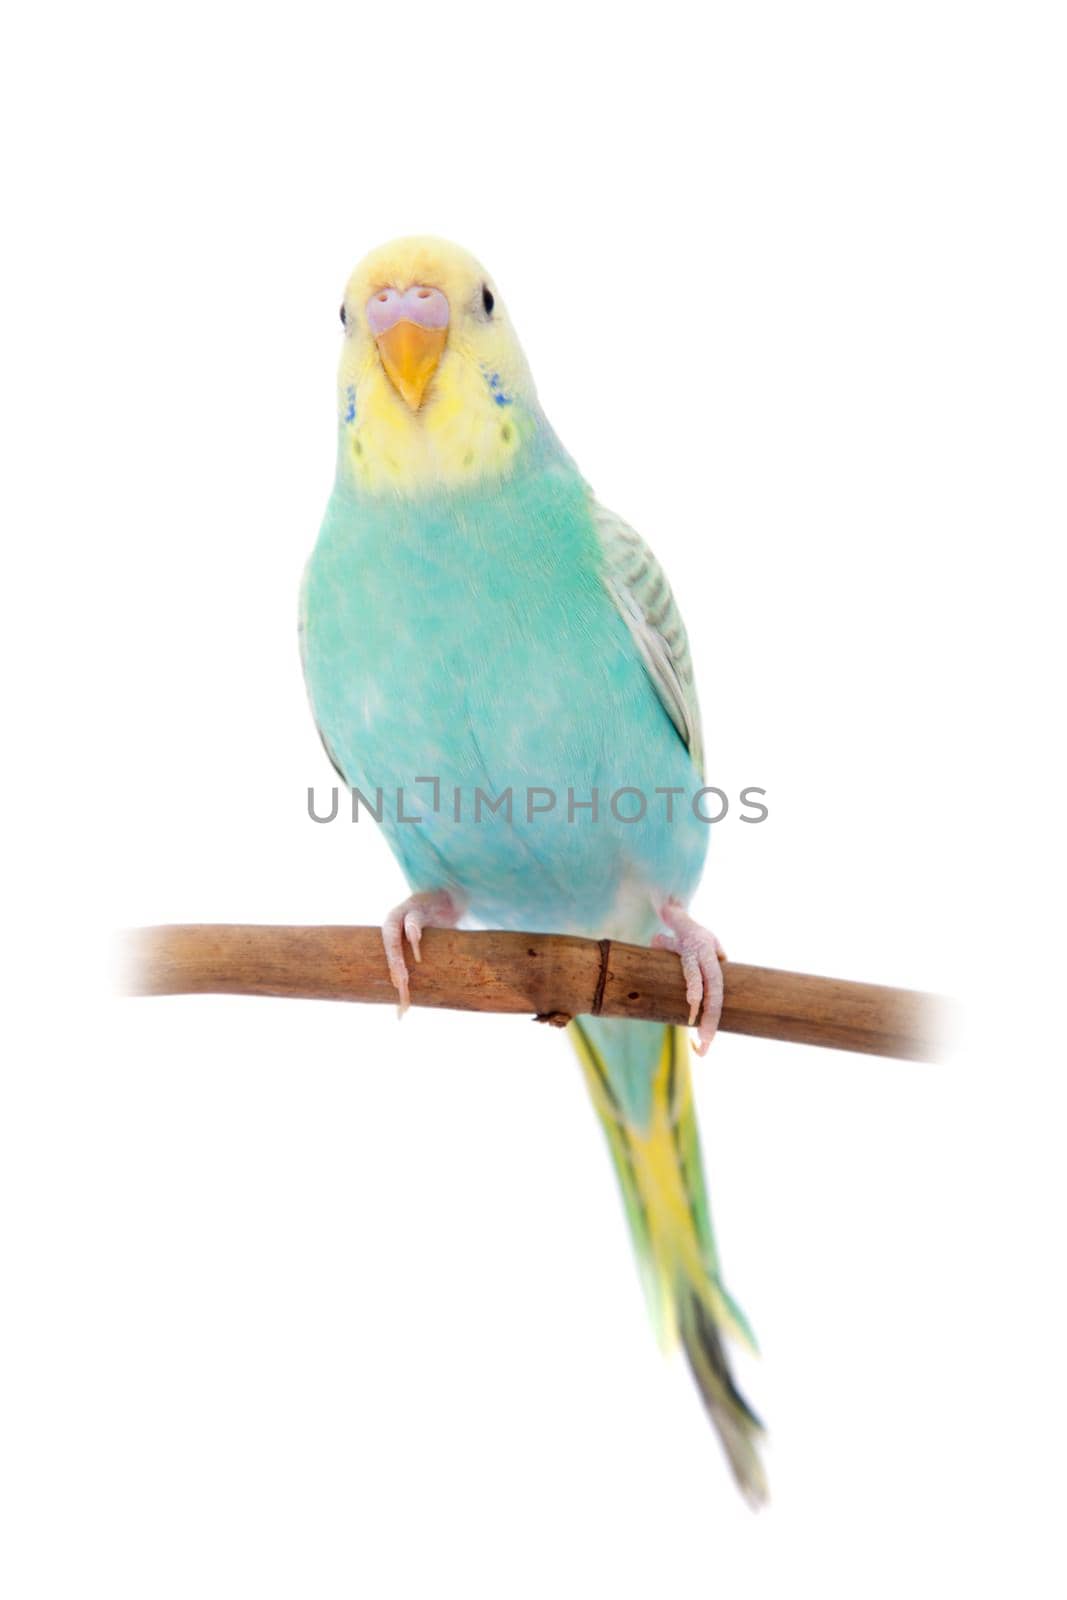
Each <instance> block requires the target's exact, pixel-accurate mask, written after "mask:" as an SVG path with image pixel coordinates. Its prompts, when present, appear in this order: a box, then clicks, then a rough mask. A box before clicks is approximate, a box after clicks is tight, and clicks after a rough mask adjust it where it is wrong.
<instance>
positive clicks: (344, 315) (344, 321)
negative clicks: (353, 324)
mask: <svg viewBox="0 0 1067 1600" xmlns="http://www.w3.org/2000/svg"><path fill="white" fill-rule="evenodd" d="M347 325H348V312H347V311H346V310H345V308H344V306H342V307H341V326H342V328H344V327H347Z"/></svg>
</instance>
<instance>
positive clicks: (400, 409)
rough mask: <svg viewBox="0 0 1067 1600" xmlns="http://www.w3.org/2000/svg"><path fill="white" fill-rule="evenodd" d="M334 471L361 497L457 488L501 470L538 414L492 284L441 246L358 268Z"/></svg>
mask: <svg viewBox="0 0 1067 1600" xmlns="http://www.w3.org/2000/svg"><path fill="white" fill-rule="evenodd" d="M341 321H342V323H343V324H344V345H343V348H342V352H341V367H340V372H339V374H338V400H339V405H340V419H341V465H342V470H343V471H345V472H346V473H347V474H348V475H349V476H350V477H351V479H352V480H353V481H354V482H355V483H356V484H357V485H358V486H359V487H360V488H362V489H364V490H366V491H369V492H370V493H375V494H377V493H385V494H388V493H393V494H401V495H404V494H418V493H422V492H425V491H427V490H428V489H431V488H435V487H441V486H446V487H449V488H458V487H460V486H462V485H463V484H464V483H476V482H478V481H480V480H483V479H485V478H493V477H500V476H502V475H504V474H505V473H507V472H508V471H510V470H511V468H512V466H513V465H514V463H515V460H516V458H517V456H518V454H519V452H520V451H521V450H522V447H523V445H524V443H525V442H526V441H527V440H528V439H529V438H530V436H531V434H532V433H533V432H535V431H536V429H537V426H538V420H539V417H540V412H539V410H538V406H537V396H536V393H535V391H534V387H533V382H532V379H531V377H530V372H529V369H528V367H527V365H526V360H525V357H524V356H523V353H522V350H521V348H520V346H519V342H518V340H517V339H516V337H515V334H514V331H513V330H512V327H511V324H510V322H509V320H508V316H507V312H506V311H505V309H504V306H503V303H502V301H501V299H500V295H499V293H498V292H497V288H496V285H495V283H494V282H493V281H492V279H491V278H490V277H489V275H488V274H487V273H486V271H485V269H484V268H483V267H482V266H480V265H479V263H478V262H477V261H476V260H475V259H474V257H473V256H471V255H468V254H467V252H466V251H465V250H461V249H460V248H459V246H458V245H454V244H449V243H447V242H446V241H445V240H443V239H430V238H410V239H396V240H394V241H393V242H392V243H391V244H386V245H382V246H381V247H380V249H378V250H374V251H372V253H371V254H370V255H369V256H367V257H366V259H365V260H363V261H361V262H360V264H359V266H358V267H357V268H356V270H355V272H353V274H352V276H351V278H350V279H349V280H348V287H347V288H346V290H345V297H344V301H343V303H342V306H341Z"/></svg>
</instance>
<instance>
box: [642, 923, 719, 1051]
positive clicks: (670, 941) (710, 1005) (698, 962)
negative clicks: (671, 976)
mask: <svg viewBox="0 0 1067 1600" xmlns="http://www.w3.org/2000/svg"><path fill="white" fill-rule="evenodd" d="M656 915H657V916H658V917H659V919H660V921H661V922H663V923H665V924H666V926H667V927H668V928H669V929H670V930H671V931H670V933H657V934H656V936H655V938H654V939H653V941H652V947H653V949H655V950H673V951H674V953H675V955H676V956H680V957H681V962H682V973H683V975H684V977H685V997H686V999H687V1000H688V1001H689V1026H690V1027H692V1026H693V1025H694V1023H696V1027H697V1038H696V1043H695V1044H694V1045H693V1049H694V1050H695V1051H696V1053H697V1055H698V1056H703V1055H707V1053H708V1047H709V1046H710V1044H711V1041H712V1040H713V1039H714V1037H715V1030H716V1029H717V1028H718V1026H719V1018H720V1017H721V1015H722V965H721V963H722V962H724V961H725V960H726V951H725V950H724V949H723V947H722V945H721V944H720V943H719V941H718V939H717V938H716V937H715V935H714V934H713V933H711V932H710V931H709V929H707V928H703V927H701V925H700V923H699V922H694V920H693V918H692V917H691V916H690V915H689V913H688V911H686V909H685V907H684V906H683V905H682V903H681V901H680V900H673V899H672V900H667V901H665V902H664V903H663V904H662V905H657V906H656ZM698 1018H699V1021H698Z"/></svg>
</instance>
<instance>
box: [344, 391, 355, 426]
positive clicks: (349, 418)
mask: <svg viewBox="0 0 1067 1600" xmlns="http://www.w3.org/2000/svg"><path fill="white" fill-rule="evenodd" d="M345 399H346V400H347V401H348V405H347V407H346V409H345V421H346V422H355V420H356V390H355V385H354V384H351V383H350V384H349V385H348V388H347V389H346V390H345Z"/></svg>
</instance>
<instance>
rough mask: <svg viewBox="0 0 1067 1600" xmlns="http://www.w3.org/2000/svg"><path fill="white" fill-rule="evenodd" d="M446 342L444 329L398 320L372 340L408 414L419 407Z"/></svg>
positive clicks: (446, 335)
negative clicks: (409, 410) (409, 408)
mask: <svg viewBox="0 0 1067 1600" xmlns="http://www.w3.org/2000/svg"><path fill="white" fill-rule="evenodd" d="M447 339H448V329H447V328H422V327H419V325H418V324H417V323H414V322H407V321H401V322H396V323H394V324H393V326H392V327H391V328H389V329H388V331H387V332H385V333H380V334H379V335H378V338H377V339H376V340H375V343H376V344H377V346H378V354H379V355H380V356H381V360H382V366H383V367H384V368H385V370H386V373H387V375H388V377H389V381H390V382H391V383H392V385H393V387H394V389H396V391H397V393H398V394H399V395H400V396H401V398H402V399H403V400H404V401H405V403H406V404H407V405H409V406H410V407H411V409H412V411H417V410H418V409H419V407H420V406H421V405H422V402H423V397H424V396H425V394H426V390H427V389H428V388H429V386H430V380H431V378H432V377H433V375H434V373H435V372H436V371H437V366H438V363H439V362H440V360H441V354H442V352H443V350H444V348H445V343H446V341H447Z"/></svg>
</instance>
